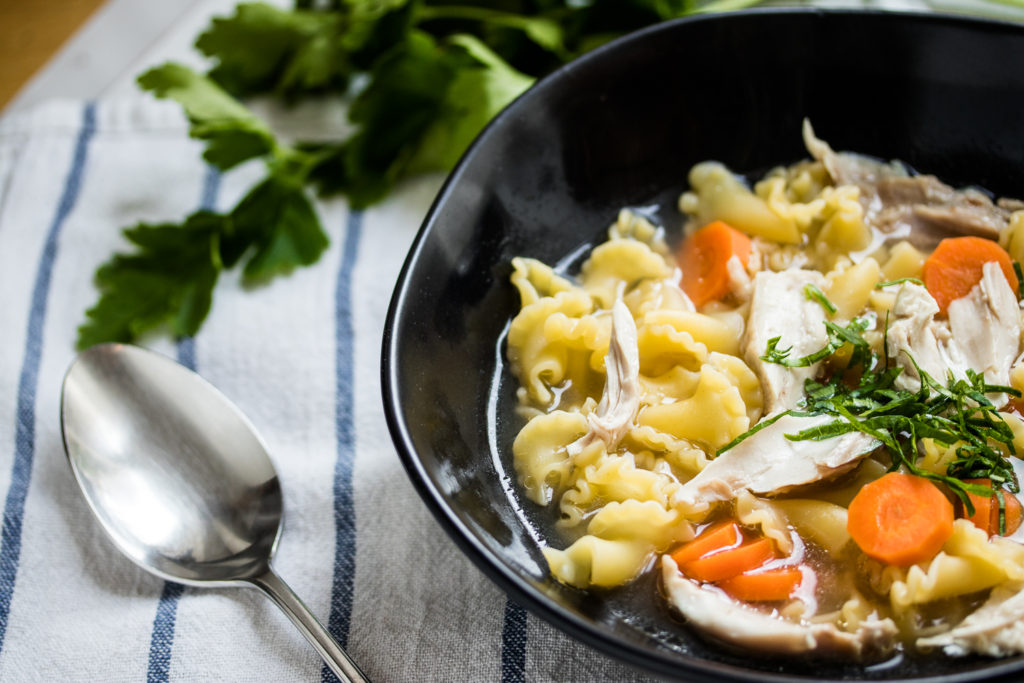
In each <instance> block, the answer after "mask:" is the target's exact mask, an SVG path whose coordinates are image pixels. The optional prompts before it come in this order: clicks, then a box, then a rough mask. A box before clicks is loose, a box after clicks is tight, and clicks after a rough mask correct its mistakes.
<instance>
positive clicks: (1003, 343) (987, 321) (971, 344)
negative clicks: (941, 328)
mask: <svg viewBox="0 0 1024 683" xmlns="http://www.w3.org/2000/svg"><path fill="white" fill-rule="evenodd" d="M948 314H949V328H950V332H951V333H952V335H953V340H954V342H955V344H956V347H957V348H958V349H959V352H960V354H961V356H962V359H963V363H964V364H965V365H966V366H967V367H969V368H972V369H974V370H976V371H979V372H982V373H984V375H985V381H987V382H988V383H989V384H999V385H1003V386H1005V385H1008V384H1009V383H1010V366H1011V365H1013V361H1014V359H1015V358H1016V357H1017V352H1018V349H1019V346H1020V334H1021V324H1020V306H1019V305H1018V303H1017V295H1016V294H1015V293H1014V291H1013V289H1011V288H1010V283H1008V282H1007V281H1006V277H1005V276H1004V275H1003V271H1002V269H1000V267H999V264H997V263H986V264H985V265H984V266H983V267H982V277H981V282H979V283H978V284H977V285H975V286H974V288H973V289H972V290H971V292H970V294H968V295H967V296H965V297H961V298H959V299H955V300H954V301H952V302H951V303H950V304H949V310H948Z"/></svg>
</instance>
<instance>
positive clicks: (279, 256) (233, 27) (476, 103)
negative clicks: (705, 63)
mask: <svg viewBox="0 0 1024 683" xmlns="http://www.w3.org/2000/svg"><path fill="white" fill-rule="evenodd" d="M755 2H757V0H714V1H712V2H711V3H710V4H703V5H698V4H697V3H698V0H496V1H495V2H483V1H481V2H473V1H471V0H461V1H455V2H434V1H432V0H330V1H328V2H320V3H316V2H312V1H310V0H299V2H298V3H297V6H296V7H295V9H292V10H286V9H281V8H278V7H275V6H272V5H269V4H265V3H261V2H254V3H243V4H240V5H238V6H237V7H236V8H235V11H234V14H233V15H232V16H229V17H221V18H216V19H214V20H213V22H212V24H211V25H210V26H209V27H207V29H206V30H205V31H204V32H203V33H202V34H201V35H200V36H199V37H198V39H197V40H196V43H195V45H196V48H197V49H198V50H199V51H200V52H201V53H202V54H203V55H205V56H206V57H208V58H209V59H210V61H211V63H212V64H213V66H212V68H211V69H210V71H209V73H207V74H206V75H202V74H199V73H196V72H194V71H193V70H191V69H189V68H188V67H185V66H182V65H180V64H174V63H168V64H164V65H162V66H159V67H156V68H154V69H151V70H150V71H147V72H146V73H144V74H142V75H141V76H140V77H139V79H138V82H139V85H140V86H141V87H142V89H143V90H147V91H149V92H151V93H153V94H154V95H156V96H157V97H166V98H170V99H173V100H175V101H176V102H178V103H179V104H180V105H181V106H182V108H183V109H184V111H185V113H186V115H187V116H188V119H189V121H190V124H191V128H190V133H191V135H192V137H194V138H197V139H199V140H201V141H203V142H204V143H205V145H206V148H205V151H204V153H203V158H204V159H205V160H206V161H207V162H208V163H210V164H212V165H213V166H215V167H217V168H218V169H220V170H221V171H228V170H230V169H232V168H234V167H236V166H238V165H239V164H241V163H243V162H249V161H253V160H257V159H258V160H262V161H263V163H264V166H265V174H264V177H263V179H262V180H260V181H259V182H258V183H257V184H256V185H255V186H254V187H252V188H251V189H250V190H249V191H248V193H246V194H245V196H244V197H243V198H242V199H241V201H239V203H238V204H237V205H236V206H235V207H234V208H232V209H231V210H229V211H226V212H224V213H218V212H213V211H205V210H204V211H198V212H196V213H193V214H192V215H190V216H188V217H187V218H185V219H184V220H183V221H181V222H180V223H160V224H149V223H139V224H138V225H135V226H134V227H130V228H128V229H126V230H125V231H124V234H125V236H126V237H127V239H128V241H129V242H130V243H131V245H132V247H133V251H132V252H131V253H125V254H116V255H115V256H113V257H112V258H111V259H110V260H109V261H108V262H107V263H106V264H104V265H103V266H102V267H101V268H100V269H99V270H98V271H97V273H96V284H97V287H98V289H99V292H100V298H99V301H98V302H97V303H96V304H95V305H94V306H93V307H92V308H90V309H89V310H88V311H87V312H86V321H85V322H84V323H83V324H82V326H81V327H80V328H79V331H78V332H79V335H78V346H79V348H85V347H88V346H91V345H93V344H97V343H100V342H104V341H132V340H135V339H137V338H138V337H139V336H140V335H142V334H143V333H145V332H148V331H150V330H153V329H168V330H169V331H170V332H171V333H172V334H173V335H175V336H178V337H182V336H190V335H193V334H195V333H196V332H197V331H198V330H199V328H200V326H201V325H202V323H203V321H204V320H205V318H206V316H207V314H208V313H209V310H210V305H211V302H212V294H213V288H214V286H215V284H216V282H217V278H218V276H219V274H220V272H221V271H222V270H224V269H225V268H232V267H234V266H235V265H238V264H241V267H242V269H243V270H242V273H243V280H244V281H245V282H247V283H255V282H260V281H265V280H267V279H269V278H272V277H274V276H277V275H279V274H285V273H288V272H290V271H291V270H293V269H294V268H296V267H301V266H307V265H310V264H312V263H314V262H316V261H317V260H318V259H319V257H320V255H321V254H322V253H323V252H324V250H325V249H326V248H327V245H328V238H327V235H326V234H325V233H324V230H323V228H322V226H321V224H320V220H319V217H318V216H317V212H316V209H315V207H314V204H313V201H312V199H313V192H314V191H315V192H318V193H319V194H321V195H332V194H344V195H346V196H347V197H348V200H349V202H350V203H351V205H352V206H353V207H356V208H361V207H365V206H368V205H370V204H372V203H374V202H376V201H378V200H380V199H382V198H383V197H385V196H386V195H387V194H388V192H389V191H390V190H391V189H392V188H393V187H394V186H395V184H396V183H397V182H399V181H401V180H402V179H404V178H407V177H410V176H413V175H416V174H420V173H425V172H433V171H447V170H449V169H451V168H452V166H453V165H454V164H455V162H456V161H457V160H458V159H459V157H460V156H461V155H462V153H463V151H464V150H465V149H466V147H467V146H468V145H469V143H470V142H471V141H472V140H473V138H474V137H475V136H476V135H477V133H478V132H479V131H480V130H481V129H482V128H483V126H484V125H485V124H486V123H487V122H488V121H489V120H490V119H491V118H492V117H493V116H494V115H495V114H497V113H498V112H499V111H500V110H501V109H502V108H503V107H505V105H507V104H508V103H509V102H511V101H512V100H513V99H514V98H515V97H517V96H518V95H519V94H521V93H522V92H523V91H524V90H526V89H527V88H529V87H530V85H532V84H533V82H534V80H535V79H536V78H538V77H540V76H542V75H544V74H546V73H548V72H550V71H551V70H553V69H554V68H556V67H558V66H560V65H562V64H564V63H566V62H567V61H569V60H571V59H573V58H575V57H576V56H578V55H580V54H582V53H584V52H586V51H588V50H590V49H592V48H594V47H597V46H598V45H601V44H603V43H605V42H607V41H609V40H611V39H613V38H616V37H618V36H620V35H622V34H624V33H627V32H629V31H632V30H635V29H637V28H640V27H643V26H646V25H649V24H652V23H656V22H659V21H662V20H665V19H671V18H675V17H679V16H683V15H686V14H690V13H693V12H697V11H713V10H725V9H736V8H740V7H744V6H747V5H751V4H754V3H755ZM259 94H263V95H270V96H272V97H276V98H280V99H282V100H284V101H286V102H294V101H296V100H298V99H300V98H304V97H309V96H316V97H340V98H344V99H345V101H346V102H347V103H348V107H347V116H348V123H349V124H350V126H349V127H350V129H351V133H350V134H349V135H348V136H346V137H344V138H343V139H338V140H333V141H329V142H323V141H317V142H306V143H302V142H300V143H297V144H292V145H287V144H284V143H282V142H281V141H280V140H278V139H277V138H276V136H275V135H274V132H273V131H272V130H271V129H270V127H269V126H268V124H267V123H266V122H265V121H263V120H262V119H261V118H259V117H258V116H257V115H255V114H254V113H253V112H252V111H251V110H249V109H248V108H247V107H246V106H245V105H244V104H242V101H241V99H240V98H246V97H249V96H252V95H259Z"/></svg>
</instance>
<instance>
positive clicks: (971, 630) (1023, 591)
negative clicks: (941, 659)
mask: <svg viewBox="0 0 1024 683" xmlns="http://www.w3.org/2000/svg"><path fill="white" fill-rule="evenodd" d="M917 645H918V647H923V648H931V647H941V648H943V649H944V650H945V652H946V654H949V655H953V656H963V655H966V654H970V653H977V654H982V655H987V656H989V657H1008V656H1010V655H1017V654H1024V584H1015V585H1011V586H997V587H996V588H994V589H993V590H992V594H991V595H990V596H989V598H988V600H987V601H986V602H985V604H983V605H982V606H981V607H979V608H978V609H976V610H974V612H972V613H971V614H969V615H967V618H966V619H964V620H963V621H962V622H960V623H959V624H957V625H956V626H954V627H953V628H952V629H950V630H949V631H946V632H945V633H940V634H938V635H935V636H930V637H928V638H919V639H918V641H917Z"/></svg>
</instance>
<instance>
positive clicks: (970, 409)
mask: <svg viewBox="0 0 1024 683" xmlns="http://www.w3.org/2000/svg"><path fill="white" fill-rule="evenodd" d="M868 325H869V322H868V321H867V320H866V319H864V318H857V319H854V320H853V321H851V322H850V323H849V324H848V325H846V326H845V327H842V326H839V325H837V324H835V323H833V322H829V321H826V322H825V326H826V328H827V329H828V337H829V338H828V343H827V344H826V345H825V346H824V347H823V348H822V349H820V350H819V351H817V352H815V353H812V354H809V355H807V356H804V357H802V358H798V359H795V360H792V359H790V358H789V354H790V353H791V351H792V349H791V348H789V349H779V348H778V344H779V337H775V338H773V339H771V340H769V342H768V346H767V348H766V350H765V354H764V355H763V356H761V358H762V359H763V360H765V361H767V362H769V363H776V364H779V365H784V366H786V367H805V366H808V365H811V364H813V363H815V362H817V361H819V360H823V359H825V358H828V357H830V356H832V355H834V354H835V353H836V352H837V351H839V349H841V348H842V347H844V346H846V345H850V346H851V347H852V349H853V352H852V353H851V355H850V359H849V361H848V362H847V365H846V367H845V370H844V371H842V372H836V373H835V374H833V375H832V376H831V377H830V378H828V379H825V380H820V381H819V380H814V379H808V380H807V381H806V382H805V384H804V391H805V398H804V399H803V401H802V402H801V403H800V405H799V407H798V408H795V409H792V410H788V411H785V412H783V413H779V414H778V415H774V416H772V417H771V418H769V419H768V420H765V421H763V422H761V423H758V424H757V425H755V426H754V428H753V429H751V430H749V431H747V432H746V433H744V434H741V435H740V436H739V437H737V438H736V439H734V440H733V441H732V442H730V443H729V444H727V445H726V446H724V447H723V448H722V449H720V450H719V454H721V453H722V452H724V451H727V450H728V449H730V448H732V447H734V446H735V445H736V444H738V443H740V442H741V441H743V440H744V439H746V438H748V437H750V436H751V435H753V434H755V433H756V432H757V431H759V430H760V429H763V428H764V427H766V426H768V425H769V424H771V423H773V422H775V421H776V420H778V419H779V418H780V417H782V416H783V415H797V416H817V415H830V416H833V417H834V418H835V420H834V421H832V422H828V423H826V424H823V425H817V426H815V427H812V428H809V429H806V430H804V431H801V432H798V433H796V434H787V435H786V438H788V439H791V440H793V441H803V440H809V439H811V440H825V439H831V438H834V437H837V436H840V435H842V434H848V433H850V432H855V431H856V432H863V433H864V434H868V435H870V436H871V437H873V438H875V439H877V440H878V441H879V442H880V443H882V444H883V445H884V446H885V447H886V449H887V450H888V452H889V455H890V458H891V461H892V464H891V466H890V470H892V471H894V470H898V469H901V468H903V469H905V470H907V471H908V472H911V473H912V474H916V475H918V476H921V477H925V478H927V479H931V480H932V481H936V482H939V483H942V484H945V485H946V486H948V487H949V488H950V490H952V491H953V493H954V494H956V495H957V497H959V498H960V500H961V501H962V502H963V504H964V507H965V509H966V510H967V512H968V514H974V506H973V504H972V503H971V501H970V498H969V497H968V495H967V493H968V492H970V493H973V494H975V495H979V496H985V495H989V496H995V497H996V498H997V499H998V501H999V509H1000V529H1005V521H1004V516H1005V515H1004V503H1003V497H1002V489H1003V488H1006V489H1007V490H1009V491H1011V492H1012V493H1017V492H1019V491H1020V487H1019V485H1018V482H1017V477H1016V475H1015V473H1014V470H1013V466H1012V465H1011V463H1010V461H1009V459H1008V458H1007V457H1006V455H1007V454H1010V455H1016V449H1015V448H1014V444H1013V439H1014V435H1013V431H1012V430H1011V429H1010V426H1009V425H1008V424H1007V423H1006V422H1005V421H1004V420H1003V419H1002V418H1001V417H1000V416H999V414H998V412H997V410H996V407H995V406H994V405H993V404H992V402H991V401H990V400H989V399H988V397H987V394H992V393H1006V394H1009V395H1011V396H1014V397H1019V396H1020V395H1021V394H1020V392H1019V391H1017V390H1015V389H1013V388H1012V387H1007V386H1000V385H994V384H988V383H987V382H986V381H985V377H984V375H982V374H981V373H979V372H975V371H974V370H968V371H967V373H966V377H965V378H956V377H954V376H953V375H952V374H949V376H947V377H946V382H945V384H942V383H940V382H939V381H937V380H936V379H935V378H934V377H932V376H931V375H929V374H928V373H927V372H925V371H924V370H922V369H921V368H920V367H918V366H917V364H916V362H914V360H913V358H911V362H912V363H913V364H914V367H915V369H916V370H917V375H918V377H920V379H921V387H920V389H918V390H917V391H908V390H906V389H901V388H898V387H897V386H896V379H897V377H899V375H900V374H901V372H902V369H901V368H899V367H890V365H889V359H888V358H887V357H885V358H883V357H880V356H879V354H877V353H875V352H874V351H873V350H872V348H871V346H870V344H869V342H868V341H867V340H866V339H864V336H863V334H862V333H863V332H864V330H866V329H867V328H868ZM887 336H888V318H887V319H886V329H885V334H884V336H883V339H886V338H887ZM850 377H856V378H857V379H856V380H854V381H851V380H850ZM922 439H931V440H932V441H934V442H935V443H936V444H937V445H939V446H942V447H946V448H950V447H952V448H955V454H956V457H955V458H954V459H953V461H952V462H950V464H949V466H948V468H947V470H946V473H945V474H939V473H935V472H932V471H929V470H927V469H924V468H923V467H921V466H920V460H921V448H922V446H921V442H922ZM968 479H988V480H990V481H991V482H992V487H991V488H989V487H987V486H983V485H979V484H972V483H969V482H967V481H965V480H968Z"/></svg>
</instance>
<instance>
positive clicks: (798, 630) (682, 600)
mask: <svg viewBox="0 0 1024 683" xmlns="http://www.w3.org/2000/svg"><path fill="white" fill-rule="evenodd" d="M661 566H662V581H663V582H664V585H665V592H666V593H667V594H668V597H669V600H670V602H671V603H672V606H673V607H675V609H676V610H677V611H678V612H679V613H680V614H681V615H683V617H685V618H686V620H687V621H689V622H690V623H692V624H693V625H694V626H695V627H697V628H698V629H699V630H701V631H703V632H705V633H709V634H710V635H712V636H715V637H716V638H720V639H722V640H724V641H726V642H730V643H733V644H734V645H738V646H741V647H743V648H749V649H752V650H759V651H763V652H771V653H773V654H803V653H814V654H819V655H838V656H843V657H854V658H857V657H863V656H867V655H870V654H874V653H879V652H885V651H887V650H889V649H891V648H892V646H893V643H894V642H895V636H896V633H897V628H896V625H895V624H894V623H893V622H892V620H891V619H878V618H877V617H876V618H872V619H867V620H865V621H864V622H862V623H861V624H860V626H859V627H858V628H857V630H856V631H853V632H847V631H842V630H840V629H839V628H837V627H836V626H835V625H834V624H830V623H795V622H792V621H787V620H786V619H783V618H781V617H777V616H773V615H771V614H767V613H765V612H760V611H758V610H756V609H754V608H752V607H748V606H745V605H743V604H740V603H738V602H736V601H734V600H731V599H730V598H728V597H727V596H725V595H724V594H722V593H720V592H718V591H717V590H715V589H713V588H709V587H707V586H701V585H698V584H697V583H695V582H693V581H690V580H689V579H687V578H685V577H684V576H683V575H682V574H680V572H679V569H678V568H677V566H676V563H675V562H674V561H673V560H672V558H671V557H669V556H668V555H665V556H663V558H662V565H661Z"/></svg>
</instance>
